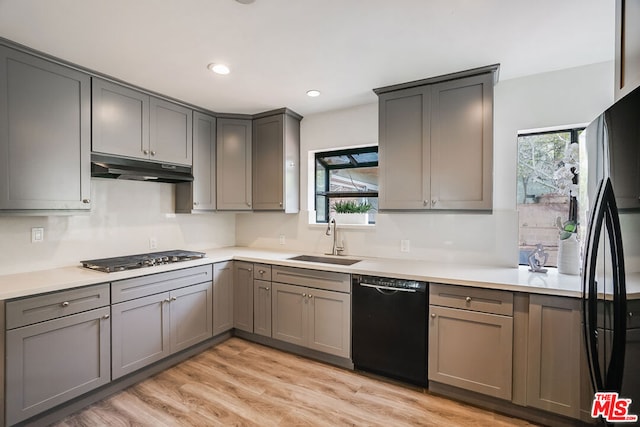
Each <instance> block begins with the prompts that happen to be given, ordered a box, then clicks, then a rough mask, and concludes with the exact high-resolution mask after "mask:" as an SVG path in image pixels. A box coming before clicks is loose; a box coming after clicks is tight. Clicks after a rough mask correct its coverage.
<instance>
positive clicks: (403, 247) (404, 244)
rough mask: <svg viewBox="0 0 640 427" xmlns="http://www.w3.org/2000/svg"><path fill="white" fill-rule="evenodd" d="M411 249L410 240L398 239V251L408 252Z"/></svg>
mask: <svg viewBox="0 0 640 427" xmlns="http://www.w3.org/2000/svg"><path fill="white" fill-rule="evenodd" d="M410 250H411V241H410V240H400V252H409V251H410Z"/></svg>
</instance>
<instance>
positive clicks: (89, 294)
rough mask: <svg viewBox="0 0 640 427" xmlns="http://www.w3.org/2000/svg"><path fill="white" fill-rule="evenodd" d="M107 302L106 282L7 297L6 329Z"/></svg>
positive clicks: (107, 303) (65, 314) (76, 311)
mask: <svg viewBox="0 0 640 427" xmlns="http://www.w3.org/2000/svg"><path fill="white" fill-rule="evenodd" d="M109 303H110V302H109V284H108V283H103V284H101V285H95V286H87V287H84V288H78V289H70V290H68V291H62V292H54V293H50V294H45V295H39V296H36V297H28V298H23V299H19V300H15V301H9V302H8V303H7V305H6V316H7V329H13V328H18V327H20V326H26V325H31V324H33V323H39V322H44V321H46V320H51V319H55V318H56V317H62V316H68V315H70V314H76V313H80V312H83V311H87V310H92V309H94V308H99V307H104V306H107V305H109Z"/></svg>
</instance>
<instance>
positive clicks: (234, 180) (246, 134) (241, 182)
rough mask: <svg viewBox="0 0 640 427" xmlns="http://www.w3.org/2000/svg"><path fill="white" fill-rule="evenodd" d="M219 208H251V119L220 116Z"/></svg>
mask: <svg viewBox="0 0 640 427" xmlns="http://www.w3.org/2000/svg"><path fill="white" fill-rule="evenodd" d="M217 125H218V126H217V138H216V145H217V147H216V150H217V154H218V156H217V157H218V158H217V159H216V160H217V163H216V165H217V168H216V173H217V194H216V197H217V206H218V210H251V120H240V119H218V123H217Z"/></svg>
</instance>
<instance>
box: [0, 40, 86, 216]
mask: <svg viewBox="0 0 640 427" xmlns="http://www.w3.org/2000/svg"><path fill="white" fill-rule="evenodd" d="M0 129H2V132H0V211H1V210H43V211H45V210H50V211H56V210H89V209H90V208H91V204H90V199H91V188H90V185H91V164H90V155H91V81H90V78H89V76H88V75H86V74H84V73H81V72H79V71H77V70H73V69H70V68H67V67H64V66H62V65H59V64H56V63H53V62H50V61H46V60H44V59H41V58H38V57H35V56H32V55H28V54H26V53H23V52H20V51H17V50H14V49H10V48H7V47H4V46H0Z"/></svg>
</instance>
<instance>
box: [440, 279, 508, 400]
mask: <svg viewBox="0 0 640 427" xmlns="http://www.w3.org/2000/svg"><path fill="white" fill-rule="evenodd" d="M429 298H430V299H429V301H430V306H429V357H428V364H429V366H428V368H429V369H428V376H429V381H436V382H439V383H443V384H448V385H452V386H455V387H460V388H463V389H466V390H470V391H474V392H477V393H482V394H486V395H489V396H493V397H497V398H501V399H506V400H511V392H512V370H513V364H512V354H513V353H512V352H513V318H512V315H513V305H512V304H513V294H511V293H510V292H504V291H495V290H487V289H476V288H467V287H462V286H453V285H441V284H431V285H430V291H429Z"/></svg>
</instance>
